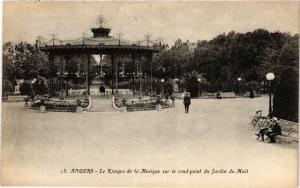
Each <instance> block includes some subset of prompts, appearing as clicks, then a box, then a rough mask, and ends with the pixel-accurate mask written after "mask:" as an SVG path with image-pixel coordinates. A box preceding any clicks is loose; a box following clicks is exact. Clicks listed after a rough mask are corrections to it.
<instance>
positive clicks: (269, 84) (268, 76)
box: [266, 72, 275, 117]
mask: <svg viewBox="0 0 300 188" xmlns="http://www.w3.org/2000/svg"><path fill="white" fill-rule="evenodd" d="M266 79H267V80H268V86H269V115H268V116H269V117H271V116H272V113H273V110H272V89H271V82H272V80H274V79H275V75H274V73H272V72H269V73H267V74H266Z"/></svg>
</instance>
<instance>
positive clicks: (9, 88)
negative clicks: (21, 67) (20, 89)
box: [2, 79, 14, 96]
mask: <svg viewBox="0 0 300 188" xmlns="http://www.w3.org/2000/svg"><path fill="white" fill-rule="evenodd" d="M13 91H14V86H13V84H12V83H11V81H10V80H8V79H3V80H2V95H3V96H7V95H9V94H11V93H12V92H13Z"/></svg>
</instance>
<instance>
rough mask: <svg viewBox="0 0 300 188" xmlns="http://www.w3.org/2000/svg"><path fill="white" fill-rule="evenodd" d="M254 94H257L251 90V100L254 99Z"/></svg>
mask: <svg viewBox="0 0 300 188" xmlns="http://www.w3.org/2000/svg"><path fill="white" fill-rule="evenodd" d="M254 94H255V93H254V90H253V89H251V90H250V98H254Z"/></svg>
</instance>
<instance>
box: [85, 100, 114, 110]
mask: <svg viewBox="0 0 300 188" xmlns="http://www.w3.org/2000/svg"><path fill="white" fill-rule="evenodd" d="M114 111H116V110H115V109H114V108H113V105H112V100H111V99H101V98H92V107H91V108H90V110H89V112H114Z"/></svg>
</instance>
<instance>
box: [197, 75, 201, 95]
mask: <svg viewBox="0 0 300 188" xmlns="http://www.w3.org/2000/svg"><path fill="white" fill-rule="evenodd" d="M197 81H198V97H200V96H201V92H200V83H201V78H197Z"/></svg>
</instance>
